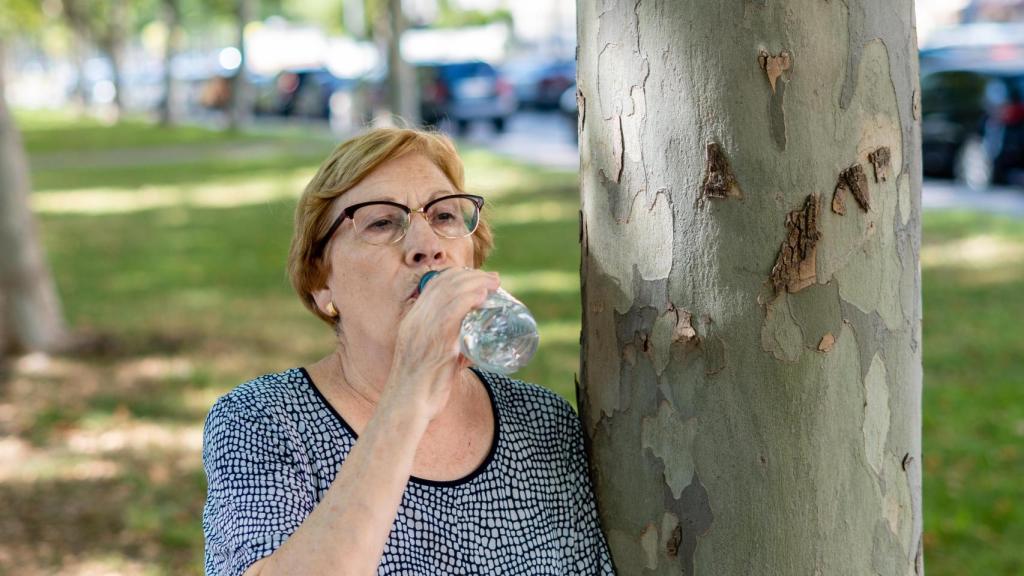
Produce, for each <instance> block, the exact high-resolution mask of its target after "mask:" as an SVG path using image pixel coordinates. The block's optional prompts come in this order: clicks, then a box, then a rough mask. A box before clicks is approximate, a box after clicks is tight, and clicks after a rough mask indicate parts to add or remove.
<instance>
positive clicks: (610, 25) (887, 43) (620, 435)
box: [577, 0, 924, 576]
mask: <svg viewBox="0 0 1024 576" xmlns="http://www.w3.org/2000/svg"><path fill="white" fill-rule="evenodd" d="M577 9H578V14H579V20H578V27H579V34H578V37H579V44H580V46H579V51H578V55H579V62H578V69H579V78H578V89H579V96H578V101H579V102H580V103H581V106H580V111H581V114H582V113H583V112H584V110H585V113H586V120H585V121H584V120H582V119H581V121H580V126H579V128H580V147H581V149H580V154H581V158H582V161H581V196H582V203H583V206H582V211H581V226H580V229H581V244H582V251H583V258H582V267H581V279H582V286H583V334H582V343H583V351H582V359H581V360H582V371H581V372H582V375H581V380H580V383H579V388H578V395H579V405H580V411H581V414H582V417H583V420H584V424H585V429H586V433H587V436H588V440H589V447H590V450H591V462H592V465H593V467H594V470H593V471H594V479H595V487H596V492H597V497H598V500H599V509H600V512H601V518H602V522H603V525H604V528H605V532H606V534H607V536H608V540H609V544H610V547H611V551H612V556H613V559H614V561H615V563H616V567H617V569H618V571H619V573H621V574H630V575H633V574H689V575H693V574H785V575H791V574H792V575H796V574H807V575H815V574H820V575H828V574H858V575H859V574H880V575H890V574H893V575H895V574H899V575H901V576H906V575H908V574H917V575H920V574H923V571H924V568H923V559H922V557H921V551H922V542H921V532H922V516H921V515H922V508H921V486H920V482H921V467H920V461H921V458H920V451H921V438H920V428H921V412H920V400H921V378H922V371H921V344H920V321H921V297H920V275H919V273H918V250H919V246H920V206H921V203H920V190H921V163H920V145H919V141H920V131H919V124H918V115H917V114H916V113H915V110H917V103H916V100H917V98H918V96H917V94H918V84H917V77H918V64H917V52H916V39H915V24H914V14H913V2H912V1H911V0H846V1H844V2H835V1H833V2H822V1H821V0H796V1H795V2H793V1H791V2H785V3H782V2H772V1H767V0H728V1H724V2H714V3H709V2H698V1H696V0H659V1H655V0H630V1H626V2H622V1H615V0H597V1H596V2H585V1H580V2H578V7H577ZM783 97H784V99H783ZM584 103H585V104H586V106H585V107H584V106H583V104H584ZM869 170H871V171H872V172H873V177H870V178H869V177H868V174H867V172H868V171H869ZM739 190H742V193H739ZM730 191H731V192H732V193H730ZM846 192H849V193H850V195H851V197H852V198H851V199H850V200H852V201H855V204H854V206H855V208H854V209H852V210H846V209H845V205H844V200H843V197H842V194H845V193H846ZM823 203H824V204H825V206H824V207H822V204H823ZM829 204H831V206H832V209H831V210H830V209H829Z"/></svg>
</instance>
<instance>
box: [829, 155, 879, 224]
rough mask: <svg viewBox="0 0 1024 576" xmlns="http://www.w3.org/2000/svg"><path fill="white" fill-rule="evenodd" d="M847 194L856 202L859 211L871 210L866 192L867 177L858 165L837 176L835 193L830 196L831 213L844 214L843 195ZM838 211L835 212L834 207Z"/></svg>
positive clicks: (868, 195) (844, 203) (868, 194)
mask: <svg viewBox="0 0 1024 576" xmlns="http://www.w3.org/2000/svg"><path fill="white" fill-rule="evenodd" d="M847 192H849V193H850V194H852V195H853V197H854V199H855V200H857V204H858V205H859V206H860V208H861V210H863V211H865V212H867V211H868V210H870V209H871V195H870V193H869V192H868V176H867V174H865V173H864V168H863V167H862V166H861V165H860V164H854V165H853V166H850V167H849V168H847V169H846V170H843V172H842V173H841V174H839V181H838V182H836V191H835V193H834V194H833V195H832V211H833V212H835V213H836V214H840V215H841V214H845V213H846V202H845V200H844V199H843V195H844V194H845V193H847ZM837 203H838V205H839V208H840V210H836V205H837Z"/></svg>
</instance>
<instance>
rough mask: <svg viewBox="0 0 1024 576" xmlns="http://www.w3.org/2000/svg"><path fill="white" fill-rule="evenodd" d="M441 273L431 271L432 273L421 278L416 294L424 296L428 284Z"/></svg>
mask: <svg viewBox="0 0 1024 576" xmlns="http://www.w3.org/2000/svg"><path fill="white" fill-rule="evenodd" d="M440 273H441V272H440V271H439V270H431V271H429V272H427V273H426V274H424V275H423V276H422V277H421V278H420V283H419V285H418V286H417V287H416V294H417V295H419V294H423V289H424V288H426V287H427V282H430V281H431V280H433V279H434V276H437V275H438V274H440Z"/></svg>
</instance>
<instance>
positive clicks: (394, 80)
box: [385, 0, 420, 126]
mask: <svg viewBox="0 0 1024 576" xmlns="http://www.w3.org/2000/svg"><path fill="white" fill-rule="evenodd" d="M385 12H386V13H387V14H386V18H387V55H388V103H389V104H390V107H391V113H392V114H397V115H398V116H400V117H402V118H403V119H404V120H405V121H406V122H408V123H409V124H411V125H413V126H416V125H418V124H419V122H420V111H419V94H418V90H417V86H416V76H415V73H414V72H413V69H412V66H410V65H409V63H408V62H406V61H405V60H404V59H403V58H402V49H401V46H402V34H403V33H404V32H405V28H406V23H405V14H404V13H403V12H402V0H387V8H386V10H385Z"/></svg>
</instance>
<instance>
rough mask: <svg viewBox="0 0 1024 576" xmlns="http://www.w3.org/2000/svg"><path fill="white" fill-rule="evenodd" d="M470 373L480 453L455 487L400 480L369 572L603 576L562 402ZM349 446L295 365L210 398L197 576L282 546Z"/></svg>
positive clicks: (583, 475)
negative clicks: (487, 404)
mask: <svg viewBox="0 0 1024 576" xmlns="http://www.w3.org/2000/svg"><path fill="white" fill-rule="evenodd" d="M477 375H478V376H479V377H480V379H481V380H482V381H483V382H484V384H485V387H486V388H487V392H488V395H489V396H490V399H491V405H492V408H493V411H494V416H495V418H494V425H495V434H494V442H493V444H492V445H491V449H490V452H489V453H488V455H487V458H486V459H485V460H484V462H483V463H482V464H481V465H480V466H479V467H478V468H477V469H476V470H475V471H473V472H472V473H471V474H469V475H468V476H465V477H463V478H461V479H458V480H453V481H449V482H438V481H431V480H425V479H420V478H416V477H412V478H410V480H409V483H408V484H407V485H406V488H405V493H404V494H403V495H402V501H401V504H400V505H399V508H398V514H397V516H396V518H395V522H394V524H393V525H392V527H391V534H390V536H389V537H388V540H387V544H386V545H385V547H384V554H383V556H382V558H381V562H380V566H379V567H378V569H377V574H378V575H379V576H383V575H430V576H434V575H454V574H462V575H469V574H503V575H509V576H511V575H524V576H525V575H530V576H538V575H554V574H558V575H563V574H587V575H591V574H595V575H602V576H603V575H608V574H614V571H613V568H612V563H611V560H610V558H609V554H608V546H607V544H606V541H605V539H604V536H603V535H602V533H601V530H600V525H599V522H598V517H597V510H596V506H595V503H594V496H593V491H592V489H591V483H590V479H589V476H588V473H587V460H586V454H585V452H584V448H583V435H582V431H581V428H580V423H579V419H578V417H577V416H576V413H575V412H574V411H573V410H572V407H571V406H570V405H569V404H568V403H567V402H566V401H565V400H563V399H562V398H561V397H559V396H558V395H556V394H554V393H553V392H551V391H549V390H546V389H544V388H541V387H540V386H536V385H534V384H528V383H525V382H521V381H519V380H512V379H510V378H507V377H505V376H501V375H498V374H492V373H489V372H477ZM355 442H356V435H355V432H354V431H353V430H352V428H351V427H350V426H349V425H348V424H347V423H346V422H345V420H344V419H342V418H341V416H340V415H339V414H338V413H337V412H336V411H335V410H334V409H333V408H332V407H331V406H330V404H328V403H327V401H326V400H325V399H324V397H323V396H322V395H321V394H320V392H319V390H317V388H316V386H315V385H314V384H313V382H312V380H311V379H310V378H309V375H308V374H307V373H306V371H305V370H303V369H301V368H293V369H291V370H286V371H284V372H281V373H278V374H267V375H264V376H261V377H259V378H256V379H255V380H250V381H249V382H246V383H245V384H242V385H241V386H238V387H237V388H235V389H234V390H232V391H231V392H230V393H228V394H226V395H224V396H223V397H221V398H220V399H218V400H217V402H216V403H215V404H214V406H213V408H212V409H211V411H210V414H209V416H208V417H207V419H206V425H205V428H204V431H203V465H204V467H205V469H206V476H207V481H208V491H207V499H206V506H205V508H204V509H203V532H204V535H205V538H206V557H205V566H206V574H207V575H209V576H213V575H216V576H237V575H240V574H242V573H243V572H245V570H246V569H247V568H248V567H249V566H251V565H252V564H253V563H255V562H256V561H257V560H259V559H260V558H263V557H265V556H268V555H270V554H271V553H272V552H273V551H274V550H276V549H277V548H278V547H279V546H280V545H281V544H282V543H284V541H285V540H286V539H287V538H288V536H289V535H291V534H292V533H293V532H294V531H295V530H296V529H297V528H298V527H299V525H300V524H301V523H302V521H303V520H304V519H305V518H306V517H307V516H308V515H309V514H310V513H311V512H312V511H313V508H315V507H316V505H317V504H318V503H319V502H320V501H321V499H322V498H323V497H324V495H325V493H326V492H327V490H328V488H330V486H331V483H332V482H333V481H334V478H335V476H336V475H337V473H338V469H339V467H340V466H342V465H343V463H344V461H345V457H346V456H347V455H348V453H349V451H350V450H351V449H352V447H353V446H354V445H355Z"/></svg>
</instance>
